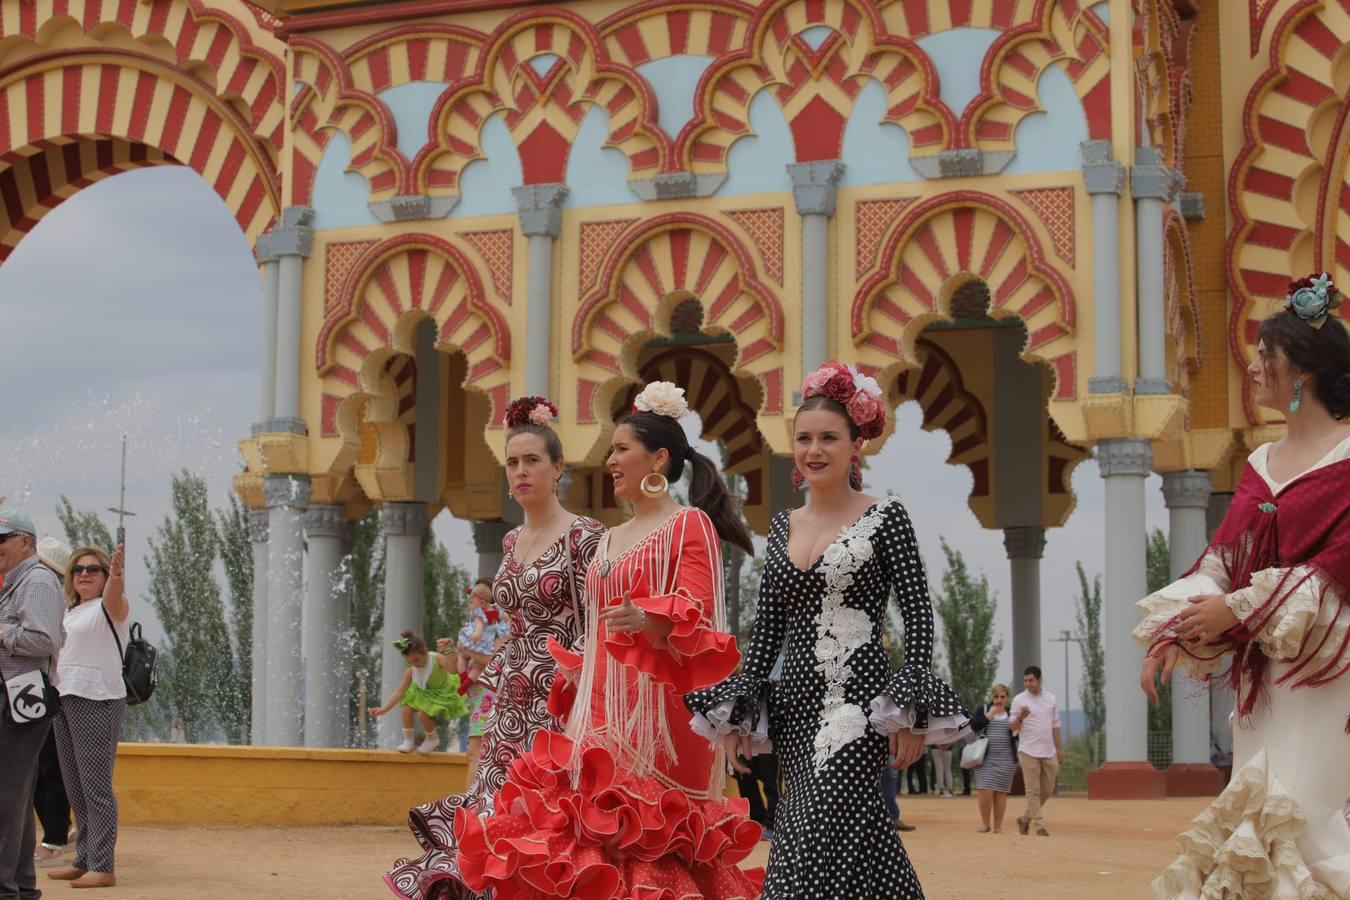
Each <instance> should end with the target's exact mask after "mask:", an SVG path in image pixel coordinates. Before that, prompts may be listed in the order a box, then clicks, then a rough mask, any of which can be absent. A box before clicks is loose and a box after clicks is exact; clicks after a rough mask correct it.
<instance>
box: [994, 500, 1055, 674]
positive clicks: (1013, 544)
mask: <svg viewBox="0 0 1350 900" xmlns="http://www.w3.org/2000/svg"><path fill="white" fill-rule="evenodd" d="M1003 549H1004V550H1006V551H1007V553H1008V564H1009V566H1010V567H1011V569H1012V622H1013V624H1012V627H1013V646H1012V651H1013V654H1012V655H1013V677H1014V680H1016V679H1017V678H1020V677H1021V676H1022V673H1023V672H1024V671H1026V668H1027V666H1038V665H1040V664H1041V558H1042V557H1043V556H1044V555H1045V529H1044V528H1036V527H1026V526H1024V527H1018V528H1005V529H1003Z"/></svg>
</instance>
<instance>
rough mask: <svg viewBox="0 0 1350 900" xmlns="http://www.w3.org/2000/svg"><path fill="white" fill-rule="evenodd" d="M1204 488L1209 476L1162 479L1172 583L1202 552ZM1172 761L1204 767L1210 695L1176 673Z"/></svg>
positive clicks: (1190, 474)
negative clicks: (1202, 764)
mask: <svg viewBox="0 0 1350 900" xmlns="http://www.w3.org/2000/svg"><path fill="white" fill-rule="evenodd" d="M1209 489H1210V482H1209V473H1208V472H1195V471H1193V472H1169V473H1167V474H1166V475H1164V476H1163V486H1162V491H1163V500H1164V502H1165V503H1166V504H1167V513H1168V535H1167V536H1168V548H1169V550H1170V553H1171V563H1172V572H1171V575H1172V578H1173V579H1177V578H1180V577H1181V575H1182V573H1184V572H1185V571H1187V570H1188V569H1190V567H1191V566H1193V565H1194V564H1195V561H1196V560H1197V559H1199V558H1200V554H1202V553H1204V552H1205V546H1206V544H1207V543H1208V540H1207V539H1206V537H1205V511H1206V509H1207V508H1208V507H1209ZM1172 762H1174V763H1208V762H1209V692H1208V690H1207V688H1206V686H1205V684H1204V683H1203V682H1197V681H1195V680H1194V679H1192V678H1190V677H1189V676H1187V675H1186V674H1185V673H1184V672H1183V671H1182V670H1181V669H1180V668H1178V669H1176V670H1175V671H1174V672H1173V673H1172Z"/></svg>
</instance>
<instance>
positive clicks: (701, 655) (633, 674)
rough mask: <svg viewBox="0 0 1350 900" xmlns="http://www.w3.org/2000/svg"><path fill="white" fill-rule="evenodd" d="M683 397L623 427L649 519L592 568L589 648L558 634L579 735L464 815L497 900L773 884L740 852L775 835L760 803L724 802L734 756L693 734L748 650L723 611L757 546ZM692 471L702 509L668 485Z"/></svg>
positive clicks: (469, 845)
mask: <svg viewBox="0 0 1350 900" xmlns="http://www.w3.org/2000/svg"><path fill="white" fill-rule="evenodd" d="M683 393H684V392H683V391H682V390H681V389H680V388H677V387H675V386H674V385H671V384H669V383H665V382H658V383H655V384H652V385H649V386H648V387H647V388H646V389H645V390H643V392H642V393H641V394H639V395H638V397H637V400H636V402H635V411H634V412H633V413H632V414H631V415H629V416H627V417H626V418H625V419H624V420H623V421H622V422H621V423H620V424H619V426H618V427H617V428H616V429H615V431H614V437H613V440H612V444H611V448H610V453H609V456H608V458H607V459H606V463H605V465H606V469H607V470H608V472H609V474H610V476H611V477H612V478H613V482H614V494H615V496H616V497H619V498H620V499H623V500H627V501H628V502H629V503H631V504H632V507H633V518H632V519H630V520H629V521H628V522H626V523H624V524H623V525H620V526H618V527H616V528H614V529H613V530H611V531H610V532H609V534H608V535H607V537H606V538H605V541H604V543H603V544H602V546H601V548H600V550H599V551H598V552H597V554H596V558H595V561H594V563H593V564H592V565H591V568H590V570H589V572H587V574H586V599H587V619H586V623H587V630H586V636H585V639H584V641H583V642H582V643H581V644H580V645H577V646H574V647H572V648H570V649H569V648H567V647H564V646H563V645H562V644H561V643H560V642H556V641H552V642H550V648H551V649H552V650H553V653H554V655H555V656H556V657H557V659H558V678H557V679H556V681H555V682H554V688H553V693H552V694H551V695H550V698H549V703H550V709H553V710H555V711H558V712H559V713H560V714H564V715H565V716H566V719H567V728H566V732H565V733H561V734H560V733H554V732H541V733H540V734H539V735H537V736H536V738H535V741H534V746H533V748H532V750H531V751H530V752H529V753H526V754H524V755H522V756H521V757H520V758H519V759H517V760H516V761H515V762H514V763H513V764H512V765H511V770H510V774H509V777H508V779H507V782H506V784H505V785H504V786H503V787H502V788H501V790H500V791H498V792H497V799H496V803H495V805H494V808H493V815H492V816H491V817H488V818H484V819H478V818H475V817H473V816H471V815H468V814H467V813H466V812H461V813H459V815H458V816H457V817H456V819H455V836H456V838H457V839H458V844H459V867H460V873H461V875H462V877H463V879H464V881H465V883H467V884H468V885H469V886H470V887H472V888H473V889H475V890H479V891H485V890H489V889H490V890H491V891H492V894H493V896H494V897H495V898H497V900H512V898H541V897H584V898H587V900H605V898H643V900H677V898H679V900H684V898H695V897H706V898H712V900H750V898H753V897H756V896H758V894H759V889H760V880H761V877H762V872H761V871H759V870H755V871H742V870H741V869H740V868H738V867H737V863H739V862H740V861H741V860H743V859H744V858H745V857H746V856H747V855H749V853H750V852H751V850H752V849H753V848H754V847H755V844H756V843H757V842H758V840H759V835H760V828H759V826H758V825H756V824H754V823H753V822H750V821H749V820H748V818H747V817H746V811H747V804H746V802H745V801H744V800H739V799H737V800H730V801H728V800H726V799H724V797H723V788H724V784H725V778H726V770H725V766H724V762H723V760H722V758H721V754H720V753H716V752H714V751H713V750H712V749H711V748H709V746H708V743H707V741H705V740H703V739H701V738H699V737H698V736H697V735H695V734H694V733H692V732H691V731H690V730H689V726H688V718H687V714H684V713H683V706H682V704H681V702H680V697H681V695H682V694H683V693H684V692H686V691H689V690H692V689H694V688H698V687H703V686H706V685H709V684H713V683H716V682H717V681H718V680H720V679H722V678H725V677H726V676H727V675H728V674H730V673H731V672H732V671H733V670H734V669H735V667H736V664H737V663H738V661H739V654H738V653H737V650H736V645H735V640H734V639H733V638H732V637H731V636H730V635H729V634H727V633H726V630H725V624H724V622H723V618H724V610H723V606H722V566H721V553H720V541H722V540H728V541H732V542H734V543H736V544H738V545H740V546H742V547H744V548H746V549H747V550H748V549H749V548H750V546H751V544H750V537H749V535H748V534H747V533H746V531H745V528H744V526H743V525H741V524H740V522H739V520H738V519H737V518H736V516H735V515H734V513H733V508H732V504H731V498H730V497H729V496H728V494H727V490H726V486H725V485H724V484H723V483H722V480H721V478H720V477H719V475H718V473H717V468H716V466H715V465H714V464H713V462H712V461H711V460H709V459H708V458H706V457H704V456H702V455H701V454H699V453H696V452H694V451H693V450H692V449H691V448H690V447H689V443H688V440H687V438H686V437H685V434H684V429H683V428H681V426H680V424H679V421H678V419H679V417H680V416H681V415H683V414H684V413H685V412H687V411H688V407H687V406H686V405H685V401H684V397H683ZM686 465H687V466H689V467H691V468H692V470H693V476H692V480H691V485H690V496H691V498H693V502H694V507H693V508H688V507H682V506H679V505H678V504H677V503H676V502H675V501H674V500H673V499H671V497H670V495H669V493H668V492H667V488H668V484H669V482H670V481H674V480H677V479H678V478H679V477H680V474H681V473H682V472H683V470H684V469H685V467H686Z"/></svg>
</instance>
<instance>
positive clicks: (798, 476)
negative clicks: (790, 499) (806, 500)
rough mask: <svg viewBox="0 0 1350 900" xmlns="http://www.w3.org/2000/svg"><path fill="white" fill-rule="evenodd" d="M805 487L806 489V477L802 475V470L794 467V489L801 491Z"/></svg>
mask: <svg viewBox="0 0 1350 900" xmlns="http://www.w3.org/2000/svg"><path fill="white" fill-rule="evenodd" d="M804 487H806V476H805V475H803V474H802V470H801V469H798V468H796V467H795V466H794V467H793V469H792V489H793V490H794V491H800V490H801V489H802V488H804Z"/></svg>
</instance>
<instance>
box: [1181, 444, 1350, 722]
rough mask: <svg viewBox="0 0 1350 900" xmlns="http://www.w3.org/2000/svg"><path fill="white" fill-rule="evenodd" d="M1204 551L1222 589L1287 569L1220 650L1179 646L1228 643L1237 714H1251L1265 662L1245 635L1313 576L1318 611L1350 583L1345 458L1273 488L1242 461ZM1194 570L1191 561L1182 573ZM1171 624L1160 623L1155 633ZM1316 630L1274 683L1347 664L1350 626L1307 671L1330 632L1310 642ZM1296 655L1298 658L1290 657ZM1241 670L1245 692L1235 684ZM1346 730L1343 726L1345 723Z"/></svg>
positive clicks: (1319, 678)
mask: <svg viewBox="0 0 1350 900" xmlns="http://www.w3.org/2000/svg"><path fill="white" fill-rule="evenodd" d="M1211 554H1212V555H1214V556H1216V557H1217V558H1218V559H1219V560H1220V561H1221V562H1222V563H1223V566H1224V568H1225V570H1226V571H1227V573H1228V577H1229V582H1228V590H1229V592H1234V591H1238V590H1241V589H1243V588H1246V587H1249V586H1250V585H1251V583H1252V576H1253V575H1255V574H1256V573H1258V572H1262V571H1264V570H1266V569H1276V568H1278V569H1284V570H1286V571H1285V572H1284V574H1283V576H1282V577H1281V579H1280V581H1279V584H1278V586H1277V587H1276V589H1275V590H1274V591H1273V592H1272V593H1271V595H1270V596H1269V597H1267V598H1266V599H1265V600H1264V601H1263V602H1261V603H1260V604H1259V605H1258V606H1257V608H1256V610H1255V612H1253V613H1252V614H1251V615H1250V616H1249V617H1248V618H1247V621H1246V622H1245V623H1243V624H1240V625H1238V626H1237V627H1236V628H1234V629H1233V630H1232V631H1230V632H1229V633H1228V634H1227V635H1226V639H1227V643H1226V644H1225V645H1223V647H1222V648H1220V649H1219V653H1216V654H1215V655H1214V656H1210V657H1204V656H1202V653H1203V652H1204V649H1208V648H1203V649H1202V648H1188V647H1186V646H1185V645H1179V646H1181V647H1182V649H1183V650H1185V652H1187V653H1190V654H1191V655H1192V656H1195V657H1197V658H1202V659H1203V658H1210V659H1213V658H1215V657H1216V656H1218V655H1221V654H1222V653H1223V652H1224V651H1226V650H1227V649H1229V648H1231V649H1232V651H1233V654H1234V658H1233V665H1232V668H1231V669H1230V670H1229V671H1230V674H1231V678H1232V680H1233V688H1234V690H1235V691H1237V692H1238V709H1239V712H1240V714H1241V715H1244V716H1245V715H1250V714H1251V712H1252V710H1253V709H1254V708H1255V706H1256V701H1257V698H1258V695H1259V693H1260V690H1261V683H1262V678H1263V676H1264V674H1265V668H1266V666H1267V665H1268V664H1269V660H1268V659H1267V657H1266V655H1265V654H1264V653H1263V652H1262V651H1261V648H1260V646H1259V645H1258V644H1256V643H1255V642H1254V641H1253V640H1252V638H1253V636H1254V635H1255V634H1257V633H1258V632H1260V631H1261V629H1262V628H1264V627H1265V626H1266V625H1267V623H1269V622H1270V621H1271V620H1273V619H1274V618H1276V617H1277V616H1279V615H1280V614H1281V613H1282V611H1283V609H1284V607H1285V605H1286V603H1287V602H1288V601H1289V598H1290V597H1291V596H1293V594H1294V593H1295V592H1296V591H1298V590H1299V589H1300V588H1301V587H1304V585H1305V583H1306V582H1308V581H1310V580H1312V579H1313V577H1314V576H1315V577H1316V578H1317V579H1318V581H1317V582H1316V590H1315V591H1313V592H1314V593H1316V594H1317V600H1318V604H1319V611H1320V610H1321V604H1323V603H1326V602H1328V601H1329V600H1330V601H1331V602H1338V603H1342V604H1350V596H1347V592H1346V587H1347V586H1350V460H1342V461H1340V462H1335V463H1331V464H1330V465H1326V466H1323V467H1322V468H1319V469H1314V470H1313V471H1311V472H1308V473H1306V474H1304V475H1301V476H1299V477H1298V478H1296V479H1294V481H1292V482H1290V483H1289V484H1288V485H1286V486H1285V487H1284V488H1283V489H1282V490H1281V491H1280V492H1279V493H1278V494H1272V493H1271V491H1270V486H1269V485H1268V484H1267V483H1266V480H1265V479H1264V478H1262V477H1261V475H1260V474H1259V473H1257V471H1256V470H1255V469H1254V468H1252V465H1251V463H1248V464H1247V468H1246V470H1245V471H1244V472H1243V473H1242V480H1241V481H1240V482H1239V483H1238V489H1237V493H1236V494H1235V495H1234V496H1233V502H1232V505H1231V506H1230V507H1229V509H1228V514H1227V515H1225V516H1224V518H1223V524H1222V525H1220V526H1219V530H1218V533H1217V534H1215V535H1214V540H1213V541H1212V542H1211V543H1210V545H1209V548H1208V549H1207V550H1206V551H1205V555H1211ZM1203 559H1204V556H1202V557H1201V560H1203ZM1199 568H1200V562H1199V561H1197V562H1196V564H1195V565H1194V566H1193V567H1192V568H1191V570H1190V572H1187V574H1188V575H1189V574H1192V573H1194V572H1195V571H1196V570H1197V569H1199ZM1333 593H1334V595H1335V597H1333V596H1332V594H1333ZM1335 598H1339V599H1335ZM1174 622H1175V620H1174V621H1173V622H1169V623H1167V625H1164V626H1163V628H1162V629H1160V633H1159V637H1160V638H1161V637H1163V633H1164V632H1167V631H1168V630H1169V629H1170V628H1171V627H1172V625H1173V624H1174ZM1315 631H1317V629H1315V628H1314V627H1312V625H1311V624H1310V625H1309V627H1308V629H1307V632H1306V633H1305V634H1304V636H1303V642H1302V644H1301V646H1300V647H1299V651H1298V653H1297V654H1296V655H1295V656H1294V657H1293V658H1291V659H1283V660H1277V661H1278V662H1282V663H1296V664H1295V665H1294V666H1293V668H1291V669H1290V670H1289V671H1288V672H1285V673H1284V674H1282V675H1281V676H1280V677H1279V679H1278V681H1277V682H1276V683H1277V684H1285V683H1288V682H1293V685H1292V686H1293V688H1300V687H1307V686H1317V685H1324V684H1328V683H1330V682H1331V681H1333V680H1335V679H1336V678H1337V677H1338V676H1340V675H1342V674H1344V673H1345V672H1346V671H1347V670H1350V658H1348V657H1350V654H1347V652H1346V651H1347V646H1346V645H1347V644H1348V643H1350V632H1347V635H1346V636H1345V637H1344V638H1342V640H1341V642H1340V646H1339V647H1338V648H1336V652H1335V654H1333V655H1332V657H1331V661H1330V662H1328V663H1326V664H1324V665H1321V666H1320V667H1319V668H1316V669H1315V670H1313V671H1307V669H1308V668H1309V663H1310V662H1311V661H1312V660H1313V659H1315V658H1316V657H1317V656H1318V655H1319V654H1320V653H1321V652H1322V651H1323V650H1324V649H1326V648H1325V646H1324V645H1325V644H1326V642H1327V641H1328V640H1329V639H1330V637H1331V629H1329V628H1328V629H1323V630H1322V634H1321V637H1320V640H1319V642H1318V643H1317V645H1316V646H1313V647H1309V641H1310V640H1311V639H1312V637H1313V634H1314V633H1315ZM1212 646H1213V645H1212ZM1300 659H1301V660H1302V662H1296V661H1297V660H1300ZM1244 673H1245V674H1246V682H1247V686H1246V690H1245V691H1244V690H1243V685H1242V681H1243V674H1244ZM1347 729H1350V722H1348V723H1347Z"/></svg>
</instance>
